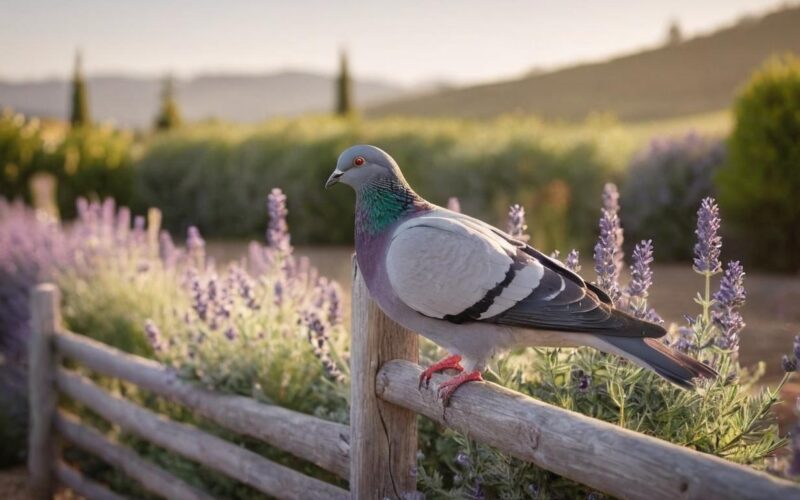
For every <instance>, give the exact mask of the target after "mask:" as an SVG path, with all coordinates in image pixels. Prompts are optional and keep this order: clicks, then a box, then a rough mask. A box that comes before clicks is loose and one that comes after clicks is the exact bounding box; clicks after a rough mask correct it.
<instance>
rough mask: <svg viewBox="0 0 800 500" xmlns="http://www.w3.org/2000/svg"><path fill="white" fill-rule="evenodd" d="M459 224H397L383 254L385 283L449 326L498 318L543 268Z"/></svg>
mask: <svg viewBox="0 0 800 500" xmlns="http://www.w3.org/2000/svg"><path fill="white" fill-rule="evenodd" d="M516 254H517V248H516V247H515V246H514V245H513V244H511V243H509V242H507V241H505V240H504V239H502V238H499V237H497V236H495V235H494V234H492V232H491V231H486V230H485V229H484V228H482V227H480V226H474V225H470V224H467V223H464V221H462V220H459V219H454V218H450V217H446V216H437V215H426V216H420V217H415V218H413V219H411V220H409V221H407V222H405V223H403V224H402V225H400V226H399V227H398V228H397V229H396V230H395V232H394V234H393V235H392V239H391V242H390V243H389V248H388V252H387V255H386V269H387V272H388V275H389V282H390V284H391V286H392V289H393V290H394V292H395V294H396V295H397V296H398V297H399V298H400V299H401V300H402V301H403V302H405V303H406V304H407V305H408V306H409V307H411V308H412V309H414V310H416V311H417V312H420V313H422V314H424V315H426V316H430V317H433V318H439V319H446V320H449V321H453V322H463V321H467V320H479V319H484V318H488V317H491V316H494V315H496V314H497V313H499V312H500V311H503V310H506V309H508V308H510V307H511V306H513V305H514V304H516V303H517V302H519V301H520V300H522V299H523V298H525V297H526V296H528V295H530V294H531V292H532V291H533V290H534V289H535V288H536V287H537V286H538V284H539V281H540V280H541V278H542V275H543V272H544V266H542V264H541V263H539V262H538V261H536V260H535V259H529V260H524V261H520V260H518V259H516V258H515V256H516Z"/></svg>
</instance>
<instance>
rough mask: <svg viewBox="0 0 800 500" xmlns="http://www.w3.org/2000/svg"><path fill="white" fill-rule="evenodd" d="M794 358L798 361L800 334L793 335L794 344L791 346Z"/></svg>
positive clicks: (799, 357)
mask: <svg viewBox="0 0 800 500" xmlns="http://www.w3.org/2000/svg"><path fill="white" fill-rule="evenodd" d="M793 348H794V349H793V352H794V358H795V359H796V360H798V361H800V335H795V336H794V346H793Z"/></svg>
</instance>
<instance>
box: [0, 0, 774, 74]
mask: <svg viewBox="0 0 800 500" xmlns="http://www.w3.org/2000/svg"><path fill="white" fill-rule="evenodd" d="M781 3H783V2H782V1H774V0H673V1H655V0H602V1H600V0H458V1H456V0H452V1H437V0H427V1H417V0H413V1H411V0H393V1H386V0H371V1H334V0H327V1H326V0H306V1H301V0H295V1H290V0H285V1H264V0H261V1H257V0H225V1H223V0H135V1H134V0H70V1H59V0H51V1H43V0H13V1H12V0H0V78H2V79H14V80H18V79H23V78H40V77H49V76H65V75H68V74H69V72H70V68H71V66H72V59H73V55H74V51H75V49H76V47H80V48H82V50H83V53H84V61H85V67H86V70H87V72H88V73H90V74H96V73H109V72H114V73H119V72H125V73H143V74H161V73H164V72H168V71H172V72H174V73H176V74H177V75H179V76H189V75H192V74H195V73H198V72H206V71H246V72H263V71H268V70H275V69H282V68H307V69H312V70H322V71H327V72H330V71H333V70H334V68H335V65H336V57H337V53H338V50H339V47H346V48H347V50H348V52H349V54H350V58H351V65H352V67H353V70H354V72H355V73H356V74H357V75H360V76H371V77H377V78H384V79H390V80H395V81H400V82H403V83H417V82H424V81H430V80H448V81H452V82H459V83H464V82H472V81H480V80H491V79H496V78H502V77H508V76H514V75H517V74H520V73H522V72H525V71H528V70H530V69H531V68H533V67H553V66H558V65H563V64H568V63H573V62H576V61H585V60H591V59H597V58H603V57H607V56H610V55H615V54H618V53H622V52H628V51H632V50H635V49H637V48H640V47H643V46H648V45H653V44H656V43H659V42H660V41H661V40H662V39H663V38H664V36H665V32H666V27H667V24H668V21H669V20H670V19H677V20H678V21H679V23H680V25H681V27H682V28H683V30H684V33H686V34H693V33H698V32H706V31H709V30H712V29H713V28H715V27H717V26H718V25H720V24H727V23H731V22H733V21H735V20H736V19H737V18H739V17H740V16H742V15H744V14H748V13H755V14H758V13H762V12H764V11H765V10H771V9H773V8H774V7H775V6H777V5H778V4H781Z"/></svg>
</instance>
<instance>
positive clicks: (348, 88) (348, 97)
mask: <svg viewBox="0 0 800 500" xmlns="http://www.w3.org/2000/svg"><path fill="white" fill-rule="evenodd" d="M354 111H355V110H354V109H353V82H352V78H351V77H350V69H349V68H348V65H347V54H346V53H345V52H342V54H341V56H340V59H339V76H338V77H337V78H336V114H337V115H339V116H343V117H348V116H351V115H353V113H354Z"/></svg>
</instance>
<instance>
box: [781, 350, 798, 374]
mask: <svg viewBox="0 0 800 500" xmlns="http://www.w3.org/2000/svg"><path fill="white" fill-rule="evenodd" d="M781 365H782V367H783V371H784V372H786V373H792V372H796V371H797V359H795V358H790V357H789V356H787V355H785V354H784V355H783V358H782V359H781Z"/></svg>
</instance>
